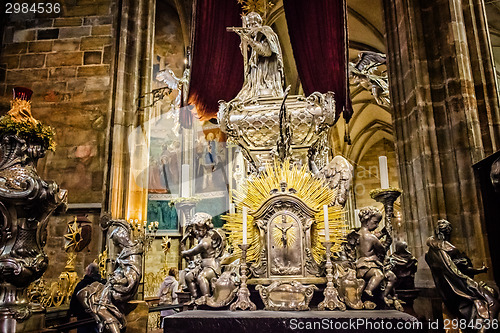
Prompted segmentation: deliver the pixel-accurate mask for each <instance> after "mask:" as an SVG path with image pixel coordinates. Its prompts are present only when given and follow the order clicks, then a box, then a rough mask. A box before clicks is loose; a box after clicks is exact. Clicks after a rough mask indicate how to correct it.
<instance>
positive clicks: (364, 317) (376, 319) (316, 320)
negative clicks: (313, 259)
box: [163, 310, 426, 333]
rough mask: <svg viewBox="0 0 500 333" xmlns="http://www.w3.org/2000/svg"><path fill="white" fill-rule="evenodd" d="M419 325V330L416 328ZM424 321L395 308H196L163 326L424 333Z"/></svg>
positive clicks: (206, 330)
mask: <svg viewBox="0 0 500 333" xmlns="http://www.w3.org/2000/svg"><path fill="white" fill-rule="evenodd" d="M419 324H420V325H421V327H422V328H421V329H419V327H418V325H419ZM425 324H426V323H424V324H422V323H418V321H417V319H416V318H415V317H413V316H410V315H409V314H407V313H404V312H399V311H395V310H379V311H377V310H375V311H373V310H372V311H367V310H360V311H294V312H287V311H208V310H195V311H185V312H180V313H177V314H174V315H172V316H168V317H165V319H164V324H163V327H164V332H165V333H167V332H168V333H184V332H203V333H223V332H231V333H259V332H273V333H282V332H305V331H309V332H320V331H325V332H408V331H410V332H426V330H424V328H426V325H425ZM381 325H385V326H381ZM389 326H390V327H389ZM398 326H400V327H401V328H398ZM408 327H413V328H414V329H408ZM384 328H385V329H384ZM415 328H416V329H415Z"/></svg>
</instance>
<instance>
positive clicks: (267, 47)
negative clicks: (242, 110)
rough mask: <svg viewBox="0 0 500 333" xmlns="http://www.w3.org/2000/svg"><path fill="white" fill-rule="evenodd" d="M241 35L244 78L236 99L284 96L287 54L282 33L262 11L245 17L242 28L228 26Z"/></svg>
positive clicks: (242, 100)
mask: <svg viewBox="0 0 500 333" xmlns="http://www.w3.org/2000/svg"><path fill="white" fill-rule="evenodd" d="M228 30H231V31H234V32H236V33H237V34H238V35H239V36H240V37H241V45H240V47H241V52H242V54H243V60H244V71H245V73H244V82H243V88H241V90H240V92H239V93H238V95H236V97H235V99H238V100H240V101H241V102H245V101H248V100H252V99H253V100H255V99H256V98H258V97H279V98H281V97H283V84H284V76H283V58H282V54H281V47H280V43H279V40H278V36H277V35H276V33H275V32H274V31H273V29H271V27H269V26H267V25H264V26H263V25H262V18H261V17H260V15H259V14H257V13H255V12H252V13H249V14H248V15H246V16H244V17H243V27H242V28H234V27H233V28H228Z"/></svg>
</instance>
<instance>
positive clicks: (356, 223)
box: [354, 209, 361, 228]
mask: <svg viewBox="0 0 500 333" xmlns="http://www.w3.org/2000/svg"><path fill="white" fill-rule="evenodd" d="M354 227H356V228H357V227H361V221H360V220H359V209H355V210H354Z"/></svg>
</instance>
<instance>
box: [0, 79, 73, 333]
mask: <svg viewBox="0 0 500 333" xmlns="http://www.w3.org/2000/svg"><path fill="white" fill-rule="evenodd" d="M31 93H32V91H31V90H29V89H26V88H21V89H20V88H16V89H15V98H14V101H13V102H12V109H11V110H10V111H9V113H8V115H5V116H3V117H2V118H1V119H0V123H1V129H0V272H1V274H0V331H1V332H15V331H16V326H17V325H18V323H19V322H22V321H24V320H26V319H28V318H29V316H30V315H31V314H32V312H35V311H41V310H42V309H41V308H40V306H39V305H38V306H36V305H34V304H30V303H29V301H28V299H27V295H26V291H27V288H28V286H29V285H30V284H31V282H33V281H35V280H36V279H38V278H40V277H41V276H42V275H43V273H44V272H45V270H46V269H47V265H48V257H47V255H46V254H45V253H44V251H43V248H44V246H45V243H46V240H47V230H46V229H47V224H48V223H49V217H50V215H51V214H52V213H53V212H54V211H55V210H56V209H57V208H58V207H61V208H62V209H63V210H65V207H66V201H67V198H66V194H67V193H66V191H65V190H60V189H59V187H58V185H57V184H56V183H54V182H51V181H45V180H43V179H41V178H40V176H39V175H38V173H37V170H36V167H37V162H38V160H39V159H40V158H42V157H44V156H45V153H46V151H47V149H48V148H49V144H48V143H49V141H47V140H45V138H44V137H43V136H41V135H40V134H39V133H38V132H36V128H40V127H44V126H43V125H41V124H40V123H39V122H38V121H37V120H35V119H34V118H33V117H32V116H31V102H29V98H30V96H31ZM6 124H8V125H9V126H5V125H6ZM17 126H21V127H24V129H25V130H24V131H23V132H17V133H16V131H15V130H14V131H13V130H12V128H17ZM9 127H10V128H11V129H9ZM26 128H30V130H28V131H26ZM49 130H50V128H49ZM50 131H51V130H50Z"/></svg>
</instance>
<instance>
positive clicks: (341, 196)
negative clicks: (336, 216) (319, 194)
mask: <svg viewBox="0 0 500 333" xmlns="http://www.w3.org/2000/svg"><path fill="white" fill-rule="evenodd" d="M318 176H319V177H320V178H323V179H325V180H326V181H327V183H328V186H329V187H330V188H331V189H332V190H335V191H336V194H335V202H334V204H335V205H339V206H342V207H344V205H345V203H346V200H347V196H348V192H349V189H350V187H351V182H352V177H353V167H352V165H351V163H349V161H348V160H346V159H345V158H344V157H342V156H340V155H337V156H335V157H334V158H333V159H332V160H331V161H330V163H328V164H327V165H325V166H324V167H323V168H322V169H321V170H320V171H319V173H318Z"/></svg>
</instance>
